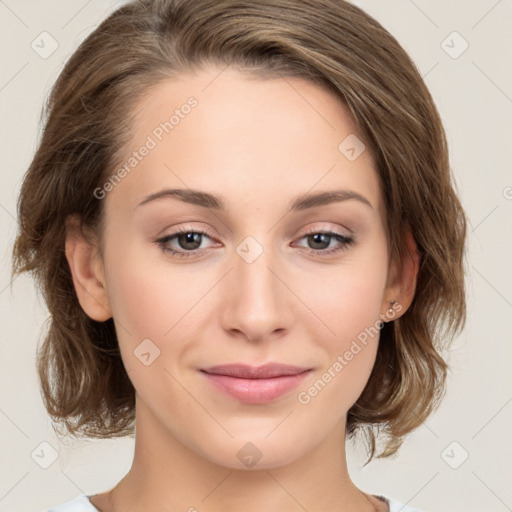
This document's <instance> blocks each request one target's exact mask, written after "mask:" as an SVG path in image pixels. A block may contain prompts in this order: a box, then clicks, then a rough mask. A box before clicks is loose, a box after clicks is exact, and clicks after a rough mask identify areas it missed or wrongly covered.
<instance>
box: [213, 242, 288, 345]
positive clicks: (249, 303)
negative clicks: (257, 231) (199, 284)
mask: <svg viewBox="0 0 512 512" xmlns="http://www.w3.org/2000/svg"><path fill="white" fill-rule="evenodd" d="M254 258H255V259H254ZM232 263H233V268H232V270H231V271H230V272H229V274H228V275H227V276H226V279H225V280H224V281H225V282H224V283H223V288H222V291H221V293H222V294H223V296H222V299H221V308H222V314H221V322H222V327H223V328H224V329H225V330H226V331H228V332H231V333H232V334H237V335H238V336H240V337H245V338H246V339H247V340H249V341H253V342H261V341H264V340H267V339H270V338H275V337H278V336H281V335H282V334H283V333H284V332H287V331H288V330H289V329H290V326H291V325H292V322H293V301H297V298H295V297H294V295H293V293H292V291H291V290H290V285H289V284H287V283H286V281H287V275H286V272H285V271H284V270H283V268H284V265H282V264H280V263H279V262H278V258H277V257H276V255H274V254H273V253H272V250H271V249H270V248H264V247H262V246H261V245H260V244H258V243H257V242H255V240H254V239H251V238H249V240H248V242H247V243H246V245H244V244H243V243H242V244H241V245H240V246H239V247H238V248H237V252H236V253H234V254H233V259H232ZM288 280H289V276H288Z"/></svg>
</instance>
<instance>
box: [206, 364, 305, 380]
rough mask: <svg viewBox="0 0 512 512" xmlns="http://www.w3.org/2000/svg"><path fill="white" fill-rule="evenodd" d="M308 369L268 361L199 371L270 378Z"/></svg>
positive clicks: (249, 377) (294, 373)
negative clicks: (259, 364) (262, 363)
mask: <svg viewBox="0 0 512 512" xmlns="http://www.w3.org/2000/svg"><path fill="white" fill-rule="evenodd" d="M310 369H311V368H305V367H299V366H292V365H289V364H279V363H268V364H264V365H262V366H251V365H247V364H237V363H235V364H221V365H218V366H210V367H209V368H202V369H201V371H203V372H206V373H210V374H213V375H226V376H228V377H238V378H240V379H271V378H272V377H282V376H284V375H298V374H299V373H304V372H305V371H308V370H310Z"/></svg>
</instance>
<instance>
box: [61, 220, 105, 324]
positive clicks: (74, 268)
mask: <svg viewBox="0 0 512 512" xmlns="http://www.w3.org/2000/svg"><path fill="white" fill-rule="evenodd" d="M66 259H67V261H68V264H69V268H70V271H71V276H72V279H73V284H74V287H75V291H76V294H77V297H78V301H79V303H80V305H81V306H82V309H83V310H84V312H85V313H86V314H87V316H89V317H90V318H92V319H93V320H96V321H98V322H104V321H105V320H108V319H109V318H111V317H112V311H111V308H110V303H109V300H108V296H107V289H106V286H105V277H104V271H103V262H102V260H101V256H100V254H99V250H98V247H97V244H96V243H94V241H91V240H88V239H87V238H86V237H85V235H84V233H83V231H82V229H81V226H80V219H79V218H78V217H77V216H72V217H69V218H68V219H67V222H66Z"/></svg>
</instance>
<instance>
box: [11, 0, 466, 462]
mask: <svg viewBox="0 0 512 512" xmlns="http://www.w3.org/2000/svg"><path fill="white" fill-rule="evenodd" d="M207 63H214V64H218V65H221V66H223V67H224V66H232V67H234V68H236V69H238V70H240V71H243V72H247V73H252V74H254V75H255V76H260V77H277V78H278V77H292V76H293V77H302V78H305V79H307V80H310V81H311V82H313V83H315V84H317V85H318V86H320V87H324V88H325V89H326V90H328V91H331V92H333V93H334V94H336V96H337V97H338V98H339V100H340V102H342V104H343V105H345V107H346V108H348V109H349V111H350V112H351V114H352V115H353V117H354V119H355V122H356V123H357V125H358V126H359V127H360V129H361V131H362V133H363V134H364V136H365V142H366V143H367V144H368V149H369V150H370V151H371V153H372V155H373V158H374V160H375V162H376V164H377V169H378V175H379V180H380V184H381V187H382V191H383V194H384V198H385V206H386V211H387V220H386V223H387V225H386V227H387V232H388V242H389V247H390V251H391V256H392V257H394V258H398V260H399V261H402V260H401V258H402V257H403V256H404V254H406V252H404V251H405V247H406V246H405V235H404V233H405V231H404V230H405V227H406V226H409V227H410V228H411V230H412V234H413V236H414V239H415V241H416V244H417V247H418V253H419V257H420V264H419V271H418V276H417V283H416V292H415V296H414V299H413V302H412V303H411V305H410V307H409V309H408V310H407V311H406V312H405V313H404V314H403V316H401V317H400V318H398V319H396V320H394V321H391V322H388V323H386V324H384V326H383V327H382V329H381V332H380V342H379V348H378V353H377V359H376V363H375V366H374V368H373V371H372V373H371V375H370V378H369V381H368V383H367V385H366V387H365V389H364V390H363V392H362V394H361V396H360V397H359V399H358V400H357V402H356V403H355V404H354V405H353V406H352V407H351V409H350V410H349V411H348V416H347V435H348V437H350V438H352V437H353V435H354V434H355V433H356V432H358V431H360V432H362V433H363V435H364V437H365V439H366V440H367V447H368V452H369V460H371V459H372V458H373V457H374V456H375V454H376V441H377V440H380V439H384V440H385V444H384V448H383V449H382V451H381V452H380V453H378V455H377V457H386V456H389V455H391V454H393V453H395V452H396V451H397V450H398V448H399V447H400V445H401V444H402V442H403V439H404V436H405V435H406V434H408V433H409V432H411V431H412V430H414V429H415V428H416V427H418V426H419V425H421V424H422V423H423V422H424V421H425V419H426V418H427V417H428V415H429V414H430V413H431V412H432V411H433V410H434V409H435V408H436V407H437V406H438V404H439V401H440V399H441V398H442V395H443V394H444V390H445V384H446V382H445V381H446V374H447V364H446V362H445V361H444V359H443V357H442V355H441V351H442V349H443V347H445V346H447V344H448V343H450V342H451V341H452V340H453V337H454V336H455V335H456V334H457V333H458V332H459V331H460V330H462V328H463V327H464V324H465V321H466V302H465V282H464V276H465V271H464V268H463V267H464V256H465V238H466V222H467V221H466V217H465V213H464V210H463V208H462V206H461V203H460V201H459V199H458V197H457V194H456V184H455V182H454V180H453V177H452V174H451V169H450V165H449V155H448V148H447V142H446V135H445V132H444V129H443V126H442V123H441V119H440V116H439V114H438V111H437V109H436V106H435V104H434V101H433V99H432V97H431V94H430V93H429V91H428V89H427V87H426V85H425V83H424V81H423V79H422V77H421V74H420V73H419V72H418V69H417V68H416V66H415V65H414V63H413V62H412V60H411V59H410V57H409V56H408V55H407V53H406V52H405V51H404V49H403V48H402V47H401V46H400V44H399V43H398V42H397V40H396V39H395V38H394V37H393V36H392V35H391V34H390V33H389V32H388V31H387V30H385V29H384V28H383V27H382V25H380V24H379V23H378V22H377V21H376V20H375V19H373V18H372V17H371V16H369V15H368V14H367V13H365V12H364V11H363V10H361V9H360V8H358V7H356V6H354V5H352V4H350V3H349V2H346V1H343V0H300V1H298V0H250V1H249V0H216V1H214V2H212V1H211V0H154V1H151V0H137V1H132V2H130V3H128V4H126V5H124V6H122V7H120V8H118V9H117V10H116V11H114V12H113V13H112V14H111V15H110V16H108V18H107V19H105V20H104V21H103V22H102V23H101V24H100V25H99V26H98V27H97V28H96V29H95V30H94V31H93V32H92V33H91V34H90V35H89V36H88V37H87V38H86V39H85V40H84V41H83V42H82V43H81V44H80V46H79V47H78V49H77V50H76V51H75V52H74V53H73V55H72V56H71V57H70V58H69V60H68V61H67V63H66V65H65V67H64V68H63V70H62V72H61V73H60V75H59V76H58V78H57V80H56V82H55V84H54V85H53V88H52V90H51V92H50V94H49V96H48V98H47V102H46V105H45V108H44V111H43V115H42V118H41V123H43V125H44V126H43V128H44V129H43V131H42V134H41V138H40V141H39V144H38V147H37V150H36V152H35V155H34V157H33V160H32V162H31V164H30V166H29V168H28V171H27V172H26V174H25V176H24V180H23V184H22V187H21V191H20V195H19V199H18V216H19V231H18V234H17V238H16V241H15V245H14V248H13V276H16V275H17V274H19V273H22V272H25V271H28V272H31V273H32V274H33V275H34V278H35V280H36V283H37V285H38V288H39V289H40V290H41V291H42V294H43V296H44V299H45V301H46V304H47V306H48V309H49V313H50V318H49V325H48V329H47V332H46V336H45V338H44V341H43V343H42V344H41V345H40V346H38V349H37V372H38V377H39V382H40V386H41V390H42V398H43V401H44V405H45V407H46V409H47V411H48V414H49V415H50V417H51V418H52V420H53V422H54V427H55V424H56V423H57V422H61V423H63V424H64V425H65V428H66V430H67V431H68V432H69V433H71V434H73V435H79V436H86V437H97V438H106V437H119V436H125V435H133V433H134V429H135V390H134V387H133V385H132V383H131V381H130V379H129V378H128V375H127V373H126V371H125V368H124V366H123V363H122V360H121V357H120V352H119V346H118V340H117V337H116V332H115V328H114V323H113V320H112V319H109V320H107V321H105V322H96V321H94V320H92V319H91V318H89V317H88V316H87V315H86V314H85V313H84V311H83V310H82V308H81V307H80V304H79V302H78V299H77V295H76V292H75V290H74V286H73V282H72V279H71V274H70V268H69V265H68V263H67V260H66V257H65V252H64V248H65V221H66V219H67V218H68V216H70V215H72V214H78V215H79V216H80V218H81V220H82V225H83V226H84V227H90V228H92V229H100V227H101V222H102V220H103V214H104V212H103V210H102V205H103V203H104V202H103V201H100V200H99V199H98V198H96V197H95V195H94V190H95V189H96V188H97V187H99V186H101V184H102V183H104V182H105V181H106V179H108V177H109V176H112V174H113V172H114V170H115V169H116V165H118V163H119V162H120V161H122V160H123V158H122V154H123V150H125V148H126V146H127V144H128V143H129V142H130V125H131V123H132V122H133V119H134V115H135V114H134V112H133V107H134V105H136V104H137V101H138V100H139V99H141V98H142V95H143V94H145V93H147V92H148V91H149V90H150V88H151V87H152V86H153V85H156V84H158V83H159V82H160V81H162V80H168V79H170V78H172V77H174V76H177V75H179V74H180V73H183V72H188V71H193V70H195V69H198V68H200V67H201V66H202V65H204V64H207Z"/></svg>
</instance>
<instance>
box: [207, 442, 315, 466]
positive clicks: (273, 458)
mask: <svg viewBox="0 0 512 512" xmlns="http://www.w3.org/2000/svg"><path fill="white" fill-rule="evenodd" d="M273 435H274V434H271V436H270V437H272V436H273ZM270 437H269V438H267V439H266V438H265V434H260V436H249V435H248V436H244V437H235V438H234V439H229V441H227V442H224V443H222V444H221V443H216V444H215V448H216V449H215V451H212V450H211V447H205V449H204V450H202V453H201V455H202V456H203V457H205V458H207V459H208V460H210V461H211V462H213V463H214V464H216V465H218V466H222V467H226V468H230V469H238V470H240V469H241V470H246V471H259V470H265V469H275V468H279V467H283V466H286V465H288V464H291V463H293V462H294V461H296V460H297V459H299V458H300V457H301V456H303V455H304V452H305V451H306V449H307V447H306V446H305V443H304V439H301V440H300V441H301V442H300V443H299V440H297V441H294V440H293V439H290V436H288V437H287V439H283V438H282V437H281V436H277V435H276V436H275V438H274V439H270Z"/></svg>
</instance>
